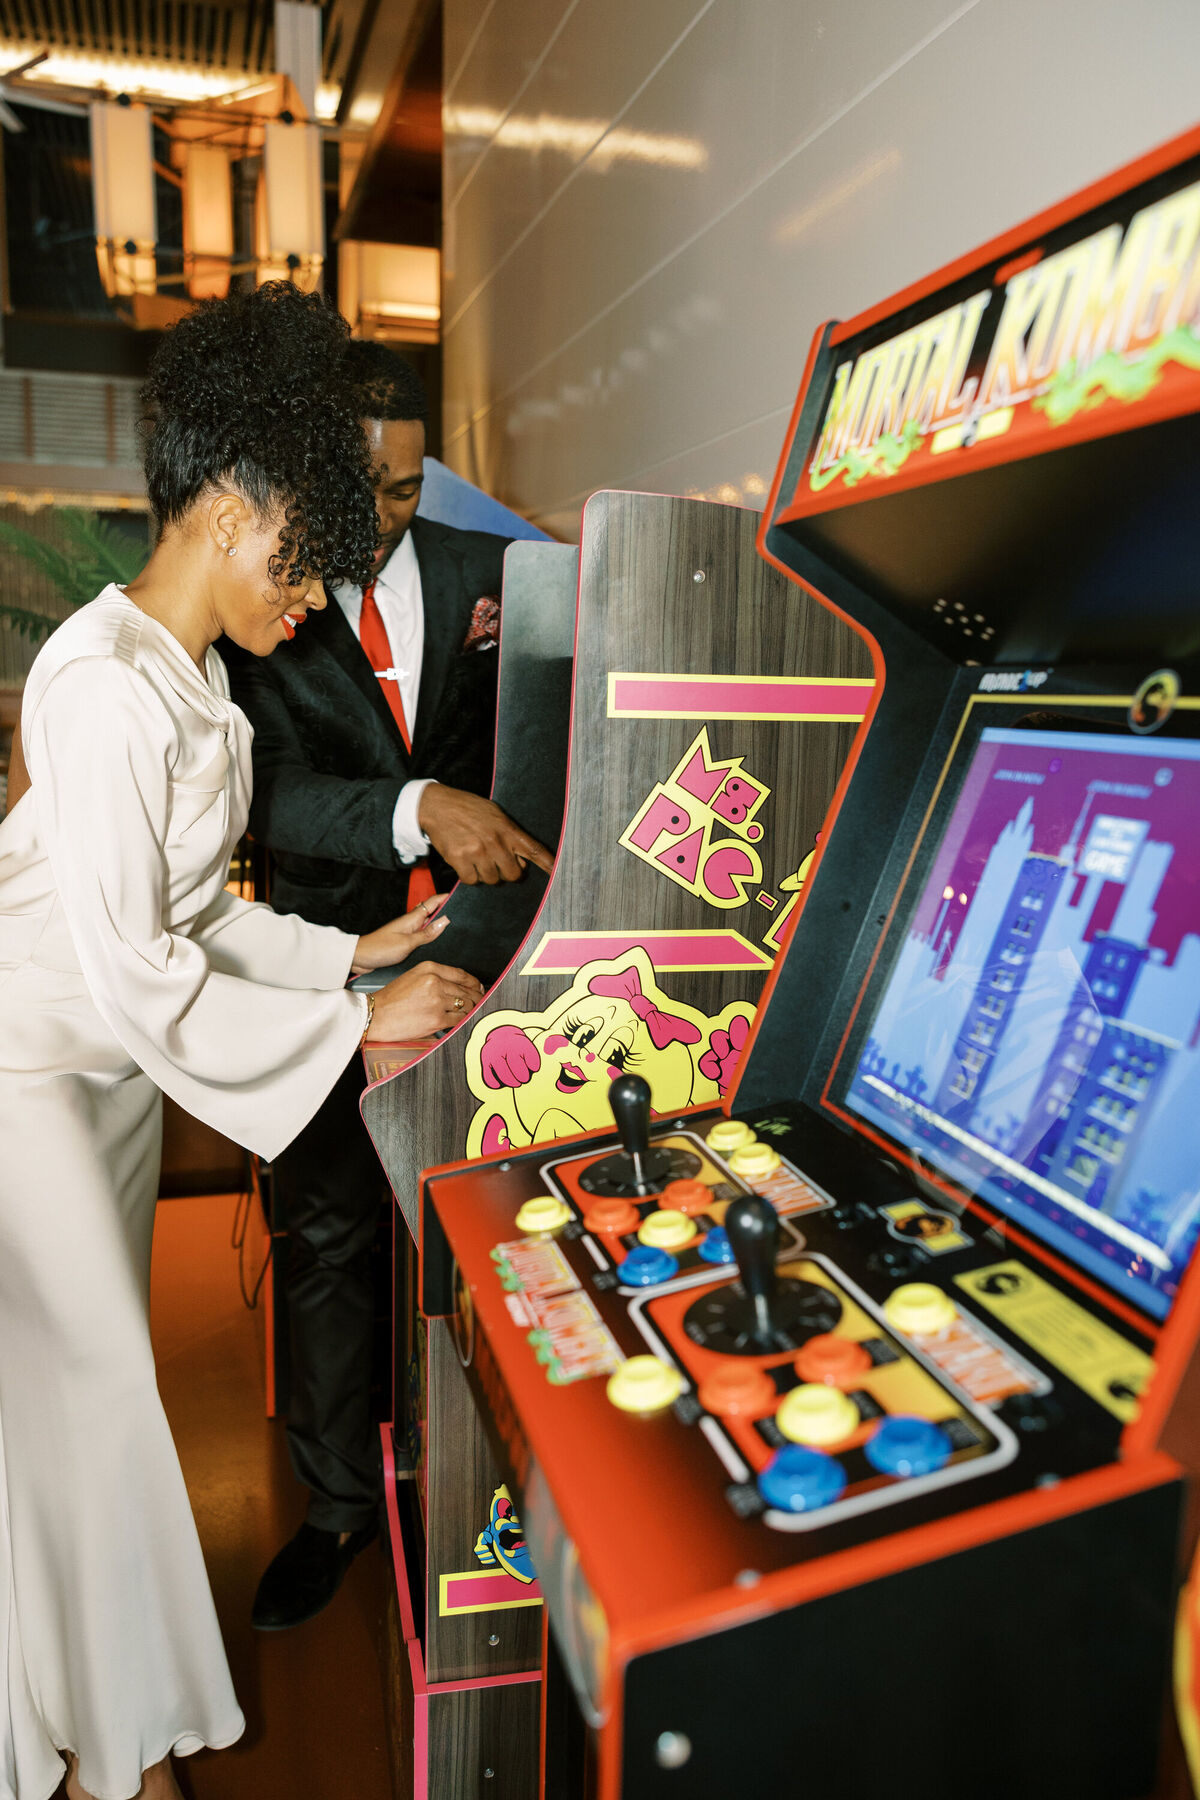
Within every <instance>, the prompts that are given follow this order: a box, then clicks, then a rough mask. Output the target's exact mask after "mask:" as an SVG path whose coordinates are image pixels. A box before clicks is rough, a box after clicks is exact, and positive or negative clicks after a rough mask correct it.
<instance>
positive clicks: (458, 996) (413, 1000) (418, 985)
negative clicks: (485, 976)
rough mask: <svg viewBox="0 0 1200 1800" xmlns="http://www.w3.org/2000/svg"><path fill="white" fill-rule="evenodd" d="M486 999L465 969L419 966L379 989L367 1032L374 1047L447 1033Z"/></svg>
mask: <svg viewBox="0 0 1200 1800" xmlns="http://www.w3.org/2000/svg"><path fill="white" fill-rule="evenodd" d="M482 999H483V984H482V983H481V982H478V981H476V979H475V977H474V976H473V975H468V974H467V972H466V970H465V969H451V968H448V967H447V966H446V964H445V963H433V962H427V963H419V964H418V965H417V967H416V968H415V969H409V970H407V971H406V973H405V974H403V975H397V977H396V979H395V981H389V982H388V984H387V986H386V987H384V988H380V990H379V992H378V993H377V994H376V996H375V1011H374V1013H373V1014H372V1017H371V1023H370V1026H369V1027H368V1030H367V1041H368V1042H369V1043H373V1044H405V1043H412V1042H414V1041H415V1040H416V1039H418V1038H427V1037H432V1036H433V1034H434V1032H435V1031H448V1030H449V1028H450V1027H451V1025H457V1024H458V1022H459V1020H460V1019H465V1018H466V1016H467V1014H468V1013H469V1012H470V1011H471V1009H472V1008H473V1007H476V1006H478V1005H479V1002H480V1001H481V1000H482Z"/></svg>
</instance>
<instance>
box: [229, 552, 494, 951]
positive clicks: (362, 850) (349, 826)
mask: <svg viewBox="0 0 1200 1800" xmlns="http://www.w3.org/2000/svg"><path fill="white" fill-rule="evenodd" d="M412 537H413V546H414V548H415V550H416V552H417V562H418V564H419V565H420V570H421V594H422V600H423V603H424V611H425V648H424V656H423V661H422V665H421V687H420V693H419V695H418V699H417V722H416V726H417V728H416V735H415V737H414V738H413V746H412V755H411V756H410V755H409V753H408V751H407V750H406V749H405V748H404V740H403V738H402V737H401V736H400V731H399V727H398V726H397V725H396V722H395V720H394V719H393V717H392V714H391V711H390V709H389V707H388V704H387V701H386V700H385V699H384V697H383V693H382V690H381V687H380V683H379V681H378V679H377V678H376V677H375V675H374V674H373V673H372V672H371V666H370V663H369V662H368V659H367V658H366V656H365V655H364V654H363V651H362V649H361V647H360V646H359V643H358V639H357V638H356V637H355V635H354V633H353V631H352V630H351V629H350V626H349V625H348V623H347V622H346V617H345V614H344V613H343V612H342V609H341V607H340V606H339V605H338V604H337V602H336V600H334V599H333V598H332V597H331V598H330V601H329V604H328V605H327V606H326V607H325V609H324V611H323V612H310V613H309V615H308V617H307V619H306V620H305V622H304V624H303V625H301V626H300V628H299V630H298V631H297V633H296V636H295V638H294V639H293V640H292V641H291V642H290V643H287V644H283V645H281V646H280V647H279V649H277V650H276V651H275V652H274V654H273V655H271V656H268V657H255V656H250V655H247V654H246V653H245V652H244V651H238V650H236V649H233V648H231V647H230V646H229V645H228V643H227V642H226V643H223V644H222V646H221V648H222V651H223V652H224V653H225V654H226V660H227V662H228V664H229V680H230V686H231V688H232V690H233V697H234V699H235V700H236V701H237V703H238V705H239V706H240V707H241V708H242V709H243V711H244V712H245V713H246V715H247V717H248V718H249V720H250V723H251V725H253V727H254V798H253V801H252V803H251V807H250V830H251V832H252V833H253V835H254V837H255V838H256V839H257V840H258V842H259V843H262V844H266V845H267V846H268V848H269V849H270V850H271V852H272V854H273V858H274V874H273V878H272V883H271V904H272V906H274V907H275V909H276V911H278V912H288V913H299V914H300V915H301V917H302V918H305V919H310V920H312V922H313V923H314V924H317V925H338V926H340V927H341V929H342V930H343V931H353V932H356V933H359V934H360V935H361V934H362V933H363V932H366V931H374V930H375V928H376V927H377V926H379V925H382V924H384V923H385V922H386V921H387V920H388V919H393V918H396V917H397V916H398V915H399V914H400V913H402V912H404V911H405V910H406V905H407V901H406V894H407V887H408V870H407V868H406V866H405V865H404V864H403V863H402V862H401V861H400V858H399V857H398V856H397V854H396V851H395V848H394V846H393V843H392V814H393V812H394V810H395V806H396V800H397V797H398V796H399V793H400V789H401V788H402V787H403V785H404V783H405V782H406V781H408V780H410V779H413V778H415V777H419V776H433V777H435V778H436V779H437V780H439V781H442V782H445V783H446V784H447V785H448V786H451V787H459V788H469V789H470V790H471V791H472V792H474V793H477V794H487V793H488V792H489V790H490V788H491V779H492V758H493V754H494V747H495V725H496V669H497V663H498V660H499V659H498V656H497V652H496V650H495V649H494V648H493V649H485V650H482V651H469V652H464V651H463V648H462V646H463V641H464V639H465V637H466V635H467V630H468V627H469V625H470V622H471V614H472V611H473V608H474V606H475V602H476V601H477V600H478V599H480V598H481V597H482V596H483V595H489V594H494V595H499V593H500V583H501V575H502V570H503V561H504V552H505V550H506V549H507V547H508V543H509V540H508V539H507V538H502V537H494V536H492V534H491V533H490V532H484V531H458V530H456V529H454V528H453V527H452V526H449V525H439V524H436V523H434V522H433V521H432V520H429V519H420V518H418V519H414V520H413V523H412ZM432 864H433V877H434V880H435V881H436V883H437V885H438V887H439V889H443V890H444V889H445V888H447V887H450V886H452V885H453V883H454V880H455V877H454V873H453V871H452V870H450V869H448V868H447V867H446V865H445V864H444V863H442V862H441V859H440V858H437V857H434V858H433V859H432Z"/></svg>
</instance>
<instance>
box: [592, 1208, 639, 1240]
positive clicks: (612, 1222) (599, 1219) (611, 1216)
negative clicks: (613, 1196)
mask: <svg viewBox="0 0 1200 1800" xmlns="http://www.w3.org/2000/svg"><path fill="white" fill-rule="evenodd" d="M583 1222H584V1224H585V1225H586V1226H587V1228H588V1230H589V1231H611V1232H615V1233H616V1235H617V1236H618V1237H620V1236H622V1235H623V1234H624V1233H625V1232H627V1231H636V1230H637V1228H638V1226H639V1225H640V1224H641V1222H642V1215H641V1214H640V1213H639V1211H638V1209H637V1207H636V1206H633V1205H632V1204H631V1203H630V1202H629V1201H628V1200H593V1201H592V1204H591V1205H590V1206H589V1207H588V1209H587V1211H586V1212H585V1213H584V1215H583Z"/></svg>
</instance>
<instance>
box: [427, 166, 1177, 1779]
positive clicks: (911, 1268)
mask: <svg viewBox="0 0 1200 1800" xmlns="http://www.w3.org/2000/svg"><path fill="white" fill-rule="evenodd" d="M1198 246H1200V132H1196V133H1193V134H1191V135H1190V136H1188V137H1187V138H1184V139H1181V140H1179V141H1177V142H1175V143H1172V144H1170V145H1167V146H1166V147H1165V148H1163V149H1162V150H1160V151H1158V152H1156V153H1154V154H1153V155H1150V156H1148V157H1146V158H1144V159H1143V160H1142V161H1140V162H1138V163H1136V164H1134V165H1132V166H1130V167H1128V168H1126V169H1124V170H1122V171H1120V172H1119V173H1118V174H1117V175H1115V176H1113V177H1111V178H1110V179H1108V180H1106V181H1103V182H1101V183H1099V184H1098V185H1097V186H1096V187H1094V188H1093V189H1091V190H1089V191H1088V192H1087V193H1085V194H1083V195H1080V196H1077V197H1076V198H1075V199H1074V200H1072V201H1070V202H1068V203H1066V204H1065V205H1063V206H1060V207H1057V208H1055V209H1053V210H1052V211H1050V212H1048V213H1046V214H1044V215H1042V216H1040V217H1038V218H1036V219H1034V220H1033V221H1031V222H1030V223H1029V224H1028V225H1026V226H1025V227H1023V228H1021V229H1020V230H1017V231H1014V232H1011V233H1009V234H1008V235H1007V236H1005V237H1004V238H1002V239H999V240H997V241H995V242H993V243H991V244H988V245H986V246H985V247H984V248H983V249H981V250H979V251H977V252H976V253H974V254H972V255H970V256H968V257H965V258H963V259H962V260H961V261H960V262H958V263H956V264H954V265H953V266H952V267H950V268H948V269H944V270H941V271H939V272H938V273H937V274H936V275H934V276H932V277H931V278H930V279H929V280H927V281H925V282H922V283H920V284H919V285H918V286H916V287H914V288H912V289H910V290H908V291H907V292H905V293H903V294H901V295H899V296H897V297H896V298H895V299H893V300H890V301H887V302H886V303H884V304H883V305H881V306H878V307H875V308H873V309H871V310H870V311H868V312H867V313H865V314H863V315H862V316H860V317H859V318H857V319H854V320H851V321H849V322H848V323H845V324H835V325H832V326H829V327H827V328H825V329H823V330H822V331H821V332H820V333H819V334H818V336H817V339H816V342H815V344H814V346H813V350H812V353H811V356H810V359H809V364H808V368H807V371H806V374H805V377H804V384H803V387H802V390H801V393H800V397H799V401H798V403H797V407H796V411H795V415H794V418H793V421H792V426H791V431H790V435H789V439H788V443H787V446H786V448H785V451H784V455H783V459H782V463H781V466H780V469H779V472H778V475H777V478H776V482H775V486H774V489H773V492H772V495H771V499H770V503H769V506H768V509H767V514H766V517H765V520H764V523H763V529H762V535H761V539H760V544H761V549H762V552H763V554H764V556H765V557H766V559H767V560H768V561H769V562H770V563H772V564H773V565H774V566H775V567H776V568H778V569H779V570H781V571H782V572H783V574H784V575H785V576H786V577H787V578H788V579H789V581H791V582H793V583H795V585H796V588H797V590H798V591H800V592H802V593H807V594H809V595H812V596H815V597H816V598H817V599H819V600H820V602H821V603H822V604H823V605H824V606H826V607H828V608H829V610H830V612H831V613H833V614H834V615H835V616H837V617H839V618H842V619H845V620H848V621H849V622H850V623H851V624H852V625H853V627H854V628H855V630H856V631H858V632H859V634H860V635H861V637H862V638H863V640H864V641H865V643H866V644H867V645H868V646H869V647H870V650H871V653H872V657H873V659H874V664H875V669H876V675H877V684H876V688H875V691H874V695H873V699H872V706H871V712H870V715H869V718H868V720H867V723H866V725H865V727H864V730H863V733H862V734H861V736H860V740H859V742H858V743H857V744H856V749H855V754H854V757H853V759H852V765H851V768H850V769H848V771H847V774H846V776H845V777H844V778H843V782H842V785H841V789H840V791H839V796H838V807H837V812H836V820H835V822H834V824H833V826H832V829H831V831H829V832H827V833H825V834H823V836H822V841H821V844H820V846H819V848H818V853H817V858H816V861H815V867H814V870H813V872H812V873H811V874H810V875H809V878H808V880H807V882H806V884H805V888H804V891H803V895H802V908H801V910H800V913H799V918H798V923H797V926H796V930H795V933H794V935H793V937H792V938H791V941H790V944H789V945H788V947H787V949H786V954H785V955H784V956H783V957H781V958H780V959H779V961H778V962H777V964H776V967H775V969H774V972H773V974H772V976H771V977H770V979H769V980H768V983H767V987H766V992H765V994H764V997H763V1002H762V1004H761V1005H760V1007H759V1009H758V1012H757V1015H756V1019H755V1023H754V1026H753V1029H752V1032H751V1035H750V1039H749V1043H748V1047H747V1050H746V1052H745V1053H744V1055H743V1056H742V1058H741V1061H740V1065H739V1069H738V1072H737V1076H736V1080H735V1082H734V1084H733V1085H732V1088H731V1091H730V1093H729V1094H728V1095H727V1096H726V1101H725V1105H724V1107H722V1108H721V1109H715V1108H700V1109H693V1110H690V1111H689V1110H688V1109H686V1108H679V1109H678V1112H677V1114H676V1116H674V1117H670V1118H663V1117H656V1116H654V1113H653V1112H652V1111H651V1109H650V1107H649V1104H648V1099H649V1097H648V1095H647V1092H646V1089H645V1086H644V1084H643V1083H642V1082H641V1081H640V1080H639V1078H638V1075H637V1072H636V1071H632V1070H631V1071H628V1072H623V1073H622V1075H621V1077H620V1079H618V1080H615V1081H614V1082H613V1084H612V1087H611V1100H612V1112H613V1114H614V1117H615V1122H616V1124H617V1126H618V1128H619V1129H618V1133H617V1134H613V1133H612V1132H609V1133H608V1134H607V1135H605V1134H600V1135H595V1134H593V1135H592V1136H590V1137H585V1138H580V1139H578V1140H576V1141H574V1142H570V1143H560V1144H556V1145H555V1146H554V1147H553V1148H552V1149H551V1150H550V1151H547V1149H546V1148H542V1149H540V1150H538V1149H535V1148H529V1149H527V1148H525V1147H523V1146H521V1145H516V1144H514V1145H513V1146H512V1147H511V1148H510V1149H507V1150H506V1151H505V1153H504V1154H503V1156H501V1157H499V1158H496V1159H493V1160H490V1161H488V1162H486V1163H482V1164H480V1163H476V1164H473V1165H472V1164H459V1165H457V1166H456V1167H452V1168H448V1169H442V1170H434V1171H432V1172H430V1173H429V1174H428V1175H427V1177H426V1180H425V1183H424V1189H423V1194H424V1210H423V1217H422V1264H423V1291H424V1300H425V1305H426V1309H427V1311H428V1312H429V1313H430V1314H432V1315H436V1316H438V1317H441V1316H445V1317H448V1318H449V1319H451V1321H452V1325H453V1330H454V1333H455V1342H456V1345H457V1349H458V1353H459V1356H460V1358H461V1360H462V1362H463V1363H464V1365H465V1366H466V1368H467V1373H468V1378H469V1381H470V1384H471V1388H472V1391H473V1393H474V1395H475V1397H476V1400H477V1402H478V1404H479V1406H480V1409H481V1412H482V1415H483V1417H484V1419H485V1421H486V1424H487V1427H488V1431H489V1435H490V1438H491V1441H492V1443H493V1444H494V1446H495V1450H496V1455H497V1457H498V1459H499V1461H500V1465H501V1467H502V1469H503V1472H504V1474H505V1477H506V1480H507V1483H508V1488H509V1491H510V1492H511V1495H512V1497H513V1501H514V1504H515V1505H516V1507H517V1508H518V1510H519V1513H520V1517H521V1520H522V1522H523V1525H524V1532H525V1539H526V1542H527V1545H528V1548H529V1551H530V1554H531V1557H532V1562H533V1566H534V1567H535V1568H536V1571H537V1575H538V1579H539V1581H540V1583H541V1587H542V1590H543V1592H544V1594H545V1596H546V1603H547V1612H548V1617H549V1625H550V1638H549V1641H548V1645H547V1657H546V1670H547V1682H546V1689H547V1691H546V1701H545V1705H544V1708H543V1729H542V1735H543V1747H542V1765H541V1766H542V1781H543V1792H544V1794H545V1795H547V1796H554V1797H555V1800H558V1797H560V1796H562V1797H565V1796H568V1795H569V1796H572V1797H574V1796H577V1795H579V1794H583V1793H586V1794H588V1795H591V1794H593V1793H594V1794H597V1795H598V1796H599V1800H618V1796H620V1797H622V1800H672V1797H674V1796H686V1797H687V1800H709V1797H710V1796H711V1797H712V1800H717V1797H718V1796H721V1797H724V1796H728V1795H730V1794H734V1793H752V1794H755V1795H758V1794H767V1793H771V1792H779V1793H803V1794H804V1795H805V1797H806V1800H876V1797H877V1796H878V1795H880V1794H881V1793H900V1794H906V1795H907V1794H913V1795H915V1794H918V1793H919V1794H921V1795H922V1796H923V1800H1012V1797H1013V1796H1017V1795H1019V1796H1021V1800H1062V1796H1064V1795H1071V1796H1076V1795H1077V1796H1080V1800H1085V1797H1086V1800H1139V1797H1144V1796H1148V1795H1150V1794H1151V1793H1152V1791H1154V1789H1155V1782H1156V1764H1157V1757H1158V1750H1159V1742H1160V1728H1161V1725H1162V1720H1163V1714H1164V1707H1165V1702H1166V1696H1167V1685H1168V1684H1167V1677H1168V1667H1169V1657H1170V1648H1171V1640H1172V1627H1173V1615H1174V1607H1175V1599H1176V1594H1177V1589H1178V1581H1179V1573H1180V1568H1181V1521H1182V1517H1183V1503H1184V1499H1185V1489H1186V1478H1187V1476H1188V1475H1189V1474H1191V1473H1194V1471H1195V1462H1196V1453H1195V1447H1194V1445H1195V1439H1194V1433H1193V1434H1192V1437H1191V1439H1190V1441H1189V1437H1188V1434H1187V1433H1186V1432H1185V1431H1184V1429H1183V1411H1182V1405H1181V1396H1182V1394H1183V1392H1184V1389H1185V1385H1186V1384H1185V1376H1186V1375H1187V1372H1188V1370H1189V1366H1190V1365H1191V1364H1192V1359H1193V1353H1194V1348H1195V1342H1196V1336H1197V1329H1198V1326H1200V1270H1198V1268H1197V1261H1198V1259H1197V1257H1196V1254H1195V1251H1196V1236H1197V1226H1198V1224H1200V1124H1198V1121H1200V840H1198V837H1197V831H1196V821H1197V818H1200V580H1198V577H1200V567H1198V555H1197V548H1196V545H1197V534H1196V529H1195V520H1196V495H1197V492H1200V466H1198V465H1200V431H1198V429H1197V418H1196V414H1197V411H1198V410H1200V260H1198ZM566 1694H569V1695H570V1699H569V1702H568V1700H567V1699H565V1698H564V1695H566Z"/></svg>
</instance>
